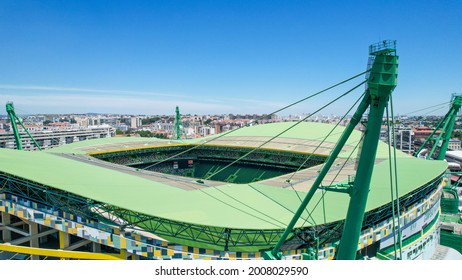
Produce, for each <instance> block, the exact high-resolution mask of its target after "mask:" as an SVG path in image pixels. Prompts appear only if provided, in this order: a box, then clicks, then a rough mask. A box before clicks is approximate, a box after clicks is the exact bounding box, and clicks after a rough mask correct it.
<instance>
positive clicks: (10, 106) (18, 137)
mask: <svg viewBox="0 0 462 280" xmlns="http://www.w3.org/2000/svg"><path fill="white" fill-rule="evenodd" d="M6 112H7V114H8V117H9V118H10V121H11V128H12V129H13V134H14V140H15V141H16V148H17V149H18V150H22V149H23V147H22V141H21V135H20V134H19V131H18V127H17V125H16V121H17V122H18V123H19V124H20V125H21V126H22V128H23V129H24V131H26V133H27V135H29V137H30V139H31V140H32V142H34V145H35V146H36V147H37V149H39V151H41V150H42V149H41V148H40V145H39V144H38V143H37V141H35V139H34V137H32V135H31V134H30V133H29V130H27V128H26V127H25V126H24V124H23V123H22V121H21V119H20V118H18V116H17V115H16V113H15V111H14V106H13V103H12V102H8V103H6Z"/></svg>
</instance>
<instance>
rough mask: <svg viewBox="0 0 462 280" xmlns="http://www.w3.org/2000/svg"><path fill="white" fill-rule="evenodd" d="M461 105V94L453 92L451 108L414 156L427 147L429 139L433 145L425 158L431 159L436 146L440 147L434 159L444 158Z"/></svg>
mask: <svg viewBox="0 0 462 280" xmlns="http://www.w3.org/2000/svg"><path fill="white" fill-rule="evenodd" d="M461 106H462V94H457V93H453V94H452V98H451V108H450V109H449V111H448V112H447V114H446V115H445V116H444V117H443V119H442V120H441V121H440V122H439V123H438V125H437V126H436V127H435V129H434V130H433V131H432V133H431V134H430V135H429V136H428V137H427V139H425V141H424V143H423V144H422V146H420V148H419V149H418V150H417V151H416V152H415V154H414V156H418V155H419V154H420V153H421V152H422V150H423V149H425V148H426V147H427V144H429V142H430V141H431V140H434V142H433V145H432V146H431V149H430V151H429V152H428V154H427V155H426V157H425V158H426V159H431V158H432V156H433V154H434V153H435V150H436V148H437V147H440V149H439V153H438V155H437V156H436V158H435V159H437V160H444V158H445V156H446V151H447V150H448V146H449V140H451V134H452V130H453V129H454V122H455V121H456V117H457V114H458V113H459V111H460V107H461ZM440 129H441V132H440V133H439V134H438V136H437V137H436V138H435V137H434V136H435V134H437V132H438V130H440Z"/></svg>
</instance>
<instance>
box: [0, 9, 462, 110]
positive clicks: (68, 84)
mask: <svg viewBox="0 0 462 280" xmlns="http://www.w3.org/2000/svg"><path fill="white" fill-rule="evenodd" d="M461 11H462V1H307V0H305V1H270V0H267V1H250V0H249V1H220V0H214V1H175V0H171V1H117V0H111V1H98V0H94V1H45V0H42V1H27V0H26V1H17V0H13V1H10V0H2V1H0V104H4V103H5V102H6V101H13V102H14V103H15V106H16V108H17V109H18V111H19V112H20V113H85V112H101V113H131V114H173V113H174V109H175V105H179V106H180V107H181V111H182V113H191V114H215V113H268V112H271V111H273V110H275V109H278V108H280V107H282V106H284V105H286V104H288V103H290V102H292V101H296V100H298V99H300V98H303V97H305V96H307V95H309V94H311V93H313V92H316V91H318V90H320V89H323V88H325V87H328V86H330V85H332V84H334V83H336V82H338V81H341V80H343V79H345V78H348V77H350V76H353V75H355V74H357V73H360V72H362V71H364V70H365V68H366V64H367V57H368V53H367V48H368V45H370V44H372V43H375V42H378V41H381V40H384V39H394V40H397V44H398V45H397V48H398V54H399V56H400V68H399V82H398V87H397V88H396V90H395V93H394V103H395V104H394V106H395V112H397V113H407V112H411V111H415V110H417V109H420V108H425V107H428V106H431V105H435V104H440V103H443V102H445V101H449V100H450V97H451V93H453V92H462V28H461V26H462V17H461V16H460V12H461ZM359 82H360V81H359V80H358V81H357V83H359ZM355 84H356V83H350V84H348V85H347V86H344V87H341V88H339V89H338V90H335V91H332V92H331V93H329V94H326V95H323V96H321V97H320V98H318V99H316V100H310V101H309V102H305V103H303V104H302V105H299V106H296V107H295V108H292V109H290V110H287V111H285V112H283V113H281V114H283V115H287V114H300V113H307V112H313V111H315V110H316V109H317V108H318V107H319V106H322V105H323V104H325V103H326V102H327V101H328V100H330V99H332V98H334V97H335V96H336V95H338V94H340V93H343V92H345V91H346V90H347V89H348V88H350V87H352V86H354V85H355ZM360 93H361V92H360V91H357V92H356V94H354V95H353V96H351V97H348V98H346V99H345V100H342V101H341V102H339V103H336V104H335V105H334V106H332V107H329V108H327V109H326V110H325V111H323V113H324V114H340V113H343V112H345V111H346V108H348V107H349V106H350V105H351V104H353V102H354V100H356V98H357V97H358V96H359V94H360ZM2 106H3V105H2ZM445 110H447V109H446V108H443V109H442V110H440V111H437V112H435V113H437V114H444V113H445Z"/></svg>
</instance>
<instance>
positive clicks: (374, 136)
mask: <svg viewBox="0 0 462 280" xmlns="http://www.w3.org/2000/svg"><path fill="white" fill-rule="evenodd" d="M369 55H370V60H371V61H372V66H371V68H370V71H369V76H368V79H367V85H368V87H367V89H366V94H365V95H364V98H363V99H362V101H361V103H360V104H359V105H358V108H357V109H356V112H355V113H354V115H353V117H352V119H351V121H350V123H349V124H348V125H347V127H346V128H345V130H344V131H343V133H342V135H341V137H340V139H339V140H338V142H337V144H336V145H335V147H334V149H333V150H332V153H331V155H330V156H329V158H328V159H327V160H326V162H325V163H324V166H323V167H322V169H321V171H320V173H319V175H318V177H317V178H316V180H315V182H314V183H313V185H312V186H311V188H310V190H309V191H308V193H307V194H306V196H305V198H304V199H303V201H302V203H301V205H300V206H299V208H298V209H297V211H296V212H295V214H294V216H293V218H292V220H291V221H290V223H289V225H288V226H287V228H286V229H285V231H284V233H283V234H282V236H281V238H280V239H279V241H278V243H277V244H276V246H275V247H274V248H273V249H272V250H271V251H266V252H264V254H263V256H264V258H265V259H273V260H275V259H281V258H282V253H281V252H280V248H281V246H282V245H283V244H284V242H285V240H286V239H287V237H288V236H289V234H290V233H291V232H292V230H293V228H294V226H295V224H296V223H297V221H298V219H299V218H300V215H301V214H302V212H303V211H305V208H306V206H307V205H308V203H309V202H310V200H311V198H312V197H313V195H314V194H315V192H316V191H317V190H318V189H320V184H321V182H322V181H323V179H324V177H325V176H326V174H327V172H328V171H329V169H330V168H331V166H332V164H333V163H334V161H335V159H336V158H337V156H338V155H339V153H340V152H341V150H342V148H343V146H344V145H345V143H346V141H347V140H348V138H349V137H350V134H351V133H352V131H353V130H354V128H355V126H356V125H357V124H358V123H359V122H360V120H361V118H362V116H363V114H364V112H365V111H366V110H367V108H369V114H368V119H367V126H366V131H365V136H364V143H363V148H362V150H361V152H360V155H359V163H358V168H357V171H356V176H355V178H356V179H355V181H354V182H353V183H352V185H351V186H345V187H342V188H341V189H340V188H339V187H338V186H326V187H322V189H324V190H326V191H334V192H342V193H346V194H349V196H350V203H349V206H348V212H347V215H346V220H345V225H344V228H343V233H342V238H341V240H340V247H339V250H338V254H337V259H355V257H356V252H357V250H358V240H359V235H360V232H361V228H362V222H363V219H364V213H365V209H366V203H367V198H368V194H369V187H370V182H371V177H372V171H373V169H374V164H373V163H374V160H375V156H376V153H377V146H378V142H379V138H380V127H381V124H382V119H383V113H384V110H385V107H386V106H387V104H388V100H389V97H390V94H391V93H392V91H393V90H394V88H395V87H396V84H397V73H398V56H397V55H396V41H383V42H380V43H378V44H374V45H371V46H370V47H369ZM312 258H313V257H312Z"/></svg>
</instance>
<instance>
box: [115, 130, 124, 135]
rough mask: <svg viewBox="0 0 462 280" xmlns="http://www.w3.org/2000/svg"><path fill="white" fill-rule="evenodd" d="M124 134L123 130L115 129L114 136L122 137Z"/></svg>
mask: <svg viewBox="0 0 462 280" xmlns="http://www.w3.org/2000/svg"><path fill="white" fill-rule="evenodd" d="M122 134H124V132H123V130H120V129H116V135H122Z"/></svg>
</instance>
